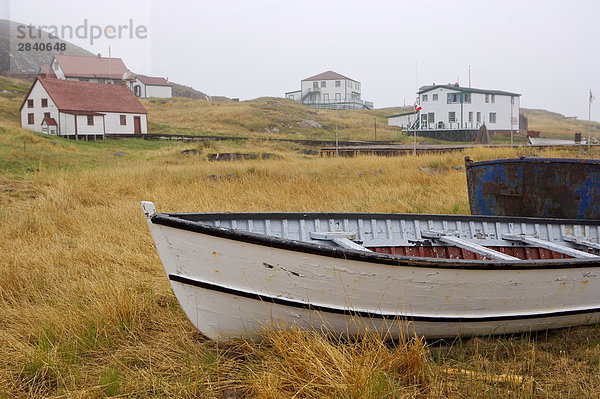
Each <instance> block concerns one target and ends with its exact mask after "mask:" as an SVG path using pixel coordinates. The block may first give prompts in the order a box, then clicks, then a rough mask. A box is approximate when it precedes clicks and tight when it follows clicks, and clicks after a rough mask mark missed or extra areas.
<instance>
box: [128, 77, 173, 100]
mask: <svg viewBox="0 0 600 399" xmlns="http://www.w3.org/2000/svg"><path fill="white" fill-rule="evenodd" d="M133 92H134V93H135V95H136V96H138V97H139V98H149V97H154V98H171V97H173V86H172V85H171V84H170V83H169V81H168V80H167V79H165V78H158V77H154V76H145V75H136V77H135V82H133Z"/></svg>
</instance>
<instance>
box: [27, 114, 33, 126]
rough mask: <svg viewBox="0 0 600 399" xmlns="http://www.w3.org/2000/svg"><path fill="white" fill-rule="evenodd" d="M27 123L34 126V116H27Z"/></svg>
mask: <svg viewBox="0 0 600 399" xmlns="http://www.w3.org/2000/svg"><path fill="white" fill-rule="evenodd" d="M27 123H28V124H30V125H33V123H34V119H33V114H27Z"/></svg>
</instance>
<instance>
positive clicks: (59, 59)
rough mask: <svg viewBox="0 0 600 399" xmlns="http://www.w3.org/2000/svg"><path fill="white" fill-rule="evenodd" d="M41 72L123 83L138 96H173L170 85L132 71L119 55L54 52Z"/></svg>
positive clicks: (53, 75) (66, 78) (56, 76)
mask: <svg viewBox="0 0 600 399" xmlns="http://www.w3.org/2000/svg"><path fill="white" fill-rule="evenodd" d="M41 73H43V74H45V75H46V76H47V77H49V78H50V77H55V78H57V79H65V80H77V81H82V82H94V83H112V84H118V85H124V86H127V87H128V88H130V89H131V90H133V92H134V93H135V94H136V96H138V97H140V98H148V97H160V98H171V97H173V88H172V86H171V84H170V83H169V82H168V81H167V80H166V79H165V78H160V77H154V76H145V75H135V74H134V73H133V72H131V71H130V70H129V69H128V68H127V67H126V66H125V63H124V62H123V60H122V59H120V58H111V57H102V56H100V54H98V56H95V57H93V56H82V55H66V54H55V55H54V57H53V58H52V62H51V63H50V66H49V67H48V66H42V70H41Z"/></svg>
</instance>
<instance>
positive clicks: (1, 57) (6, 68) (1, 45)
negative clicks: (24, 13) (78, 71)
mask: <svg viewBox="0 0 600 399" xmlns="http://www.w3.org/2000/svg"><path fill="white" fill-rule="evenodd" d="M19 25H23V24H20V23H17V22H14V21H9V20H6V19H0V75H3V76H13V77H18V78H22V79H33V78H34V77H35V76H37V74H38V73H39V71H40V66H41V65H50V62H51V60H52V56H53V54H54V53H53V52H50V51H37V52H34V51H27V52H23V51H18V48H15V47H14V43H12V44H13V48H10V46H11V41H10V38H11V35H13V37H17V34H18V32H17V27H18V26H19ZM39 41H40V42H48V41H51V42H52V43H64V44H65V47H66V50H65V51H64V54H69V55H87V56H90V55H94V54H92V53H90V52H89V51H87V50H85V49H83V48H81V47H79V46H76V45H74V44H72V43H69V42H65V41H64V40H58V39H50V38H49V37H48V33H47V32H44V31H42V32H41V38H40V40H39Z"/></svg>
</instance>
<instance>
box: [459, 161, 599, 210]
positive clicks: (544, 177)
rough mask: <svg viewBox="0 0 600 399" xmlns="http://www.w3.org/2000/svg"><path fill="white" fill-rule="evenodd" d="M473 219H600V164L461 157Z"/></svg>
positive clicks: (593, 162) (594, 162)
mask: <svg viewBox="0 0 600 399" xmlns="http://www.w3.org/2000/svg"><path fill="white" fill-rule="evenodd" d="M465 167H466V173H467V187H468V191H469V205H470V207H471V214H473V215H491V216H529V217H542V218H569V219H600V192H599V190H600V188H599V187H600V160H597V159H572V158H526V157H521V158H517V159H496V160H489V161H481V162H473V161H471V160H470V159H469V157H466V158H465Z"/></svg>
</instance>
